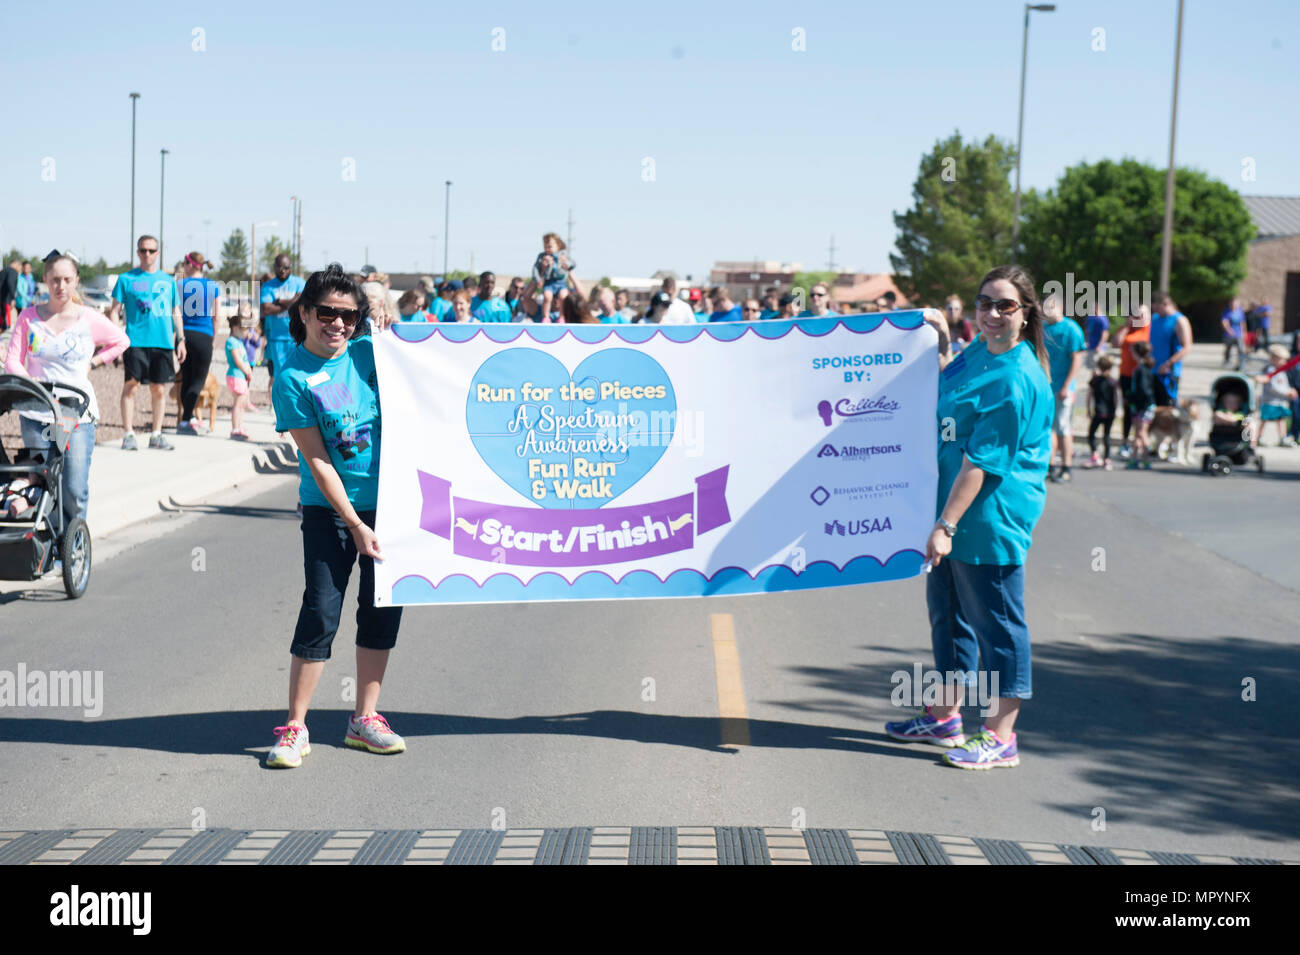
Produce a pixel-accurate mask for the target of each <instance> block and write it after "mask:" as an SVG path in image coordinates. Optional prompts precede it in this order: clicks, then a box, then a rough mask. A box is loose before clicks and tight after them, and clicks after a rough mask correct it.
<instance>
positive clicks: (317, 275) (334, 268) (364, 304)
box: [289, 262, 370, 345]
mask: <svg viewBox="0 0 1300 955" xmlns="http://www.w3.org/2000/svg"><path fill="white" fill-rule="evenodd" d="M335 292H338V293H341V294H343V295H351V296H352V297H353V298H354V299H355V300H356V303H357V309H358V310H359V311H360V313H361V318H360V320H359V321H358V322H357V324H356V326H355V327H354V328H353V329H352V337H353V338H360V337H361V336H362V335H365V334H366V327H367V322H368V321H369V319H370V300H369V299H367V298H366V296H365V295H363V294H362V293H361V287H360V286H359V285H357V283H356V280H355V279H353V278H352V276H350V275H348V273H346V272H344V271H343V266H341V265H339V264H338V263H337V262H331V263H330V264H329V265H328V266H326V268H325V271H323V272H313V273H312V274H311V276H310V277H309V278H308V279H307V285H306V286H305V287H304V288H303V290H302V293H301V294H300V295H299V296H298V304H297V305H295V306H294V307H293V308H291V309H290V310H289V335H290V336H291V337H292V338H293V340H294V341H295V342H297V343H298V344H299V345H301V344H302V343H303V341H304V340H306V338H307V326H306V325H304V324H303V321H302V310H303V309H304V308H309V309H311V310H312V311H315V310H316V306H317V305H319V304H320V303H321V300H322V299H324V298H325V296H326V295H331V294H333V293H335Z"/></svg>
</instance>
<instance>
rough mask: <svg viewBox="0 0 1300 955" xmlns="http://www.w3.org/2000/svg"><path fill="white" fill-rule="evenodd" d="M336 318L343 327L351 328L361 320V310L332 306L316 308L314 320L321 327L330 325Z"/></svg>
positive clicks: (318, 306)
mask: <svg viewBox="0 0 1300 955" xmlns="http://www.w3.org/2000/svg"><path fill="white" fill-rule="evenodd" d="M336 318H341V319H342V320H343V324H344V326H346V327H347V328H352V327H353V326H355V325H356V323H357V322H359V321H360V320H361V310H360V309H356V308H335V307H334V306H332V305H317V306H316V320H317V321H318V322H320V323H321V324H322V325H331V324H333V322H334V319H336Z"/></svg>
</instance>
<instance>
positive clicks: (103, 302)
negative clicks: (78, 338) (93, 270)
mask: <svg viewBox="0 0 1300 955" xmlns="http://www.w3.org/2000/svg"><path fill="white" fill-rule="evenodd" d="M77 294H78V295H80V296H81V300H82V301H83V302H85V303H86V304H87V305H89V306H90V307H91V308H93V309H95V310H97V311H99V312H102V313H103V314H105V315H107V314H108V310H109V307H110V306H112V304H113V299H112V298H111V297H110V296H109V294H108V293H107V292H105V291H104V290H103V289H102V288H82V289H79V290H78V292H77Z"/></svg>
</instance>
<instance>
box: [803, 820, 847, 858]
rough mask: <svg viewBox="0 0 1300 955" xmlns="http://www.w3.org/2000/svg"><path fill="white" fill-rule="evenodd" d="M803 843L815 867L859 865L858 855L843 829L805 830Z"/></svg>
mask: <svg viewBox="0 0 1300 955" xmlns="http://www.w3.org/2000/svg"><path fill="white" fill-rule="evenodd" d="M803 841H804V845H806V846H807V847H808V858H809V860H811V862H812V864H813V865H857V864H858V854H857V853H856V852H854V851H853V843H852V842H851V841H850V840H849V834H848V833H847V832H845V831H844V830H843V829H805V830H804V831H803Z"/></svg>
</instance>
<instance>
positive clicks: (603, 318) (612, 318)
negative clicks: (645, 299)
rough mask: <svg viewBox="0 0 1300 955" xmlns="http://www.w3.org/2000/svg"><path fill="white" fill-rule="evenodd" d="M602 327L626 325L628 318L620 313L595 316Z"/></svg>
mask: <svg viewBox="0 0 1300 955" xmlns="http://www.w3.org/2000/svg"><path fill="white" fill-rule="evenodd" d="M596 317H597V318H599V319H600V324H602V325H627V324H630V323H629V322H628V318H627V316H626V315H624V314H623V313H622V312H615V313H614V314H613V315H597V316H596Z"/></svg>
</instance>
